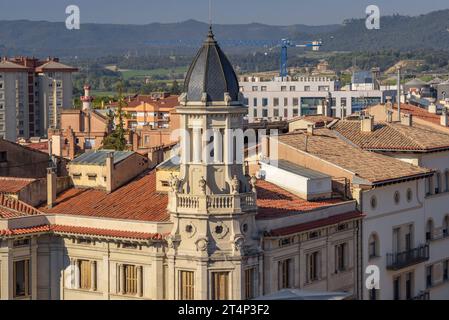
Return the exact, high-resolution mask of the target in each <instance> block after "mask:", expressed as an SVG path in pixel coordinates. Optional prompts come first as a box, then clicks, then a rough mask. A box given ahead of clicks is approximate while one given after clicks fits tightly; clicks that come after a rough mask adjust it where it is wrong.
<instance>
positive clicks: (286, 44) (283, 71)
mask: <svg viewBox="0 0 449 320" xmlns="http://www.w3.org/2000/svg"><path fill="white" fill-rule="evenodd" d="M322 45H323V42H322V41H321V40H317V41H310V42H307V43H304V44H294V43H293V42H292V41H291V40H289V39H282V40H281V43H280V45H279V47H281V68H280V72H279V76H280V77H282V78H284V77H287V76H288V68H287V61H288V54H287V50H288V48H312V50H313V51H319V50H320V48H321V46H322ZM276 47H278V46H276ZM271 49H273V48H271ZM271 49H270V50H271Z"/></svg>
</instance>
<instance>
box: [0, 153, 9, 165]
mask: <svg viewBox="0 0 449 320" xmlns="http://www.w3.org/2000/svg"><path fill="white" fill-rule="evenodd" d="M7 161H8V153H7V151H1V152H0V162H7Z"/></svg>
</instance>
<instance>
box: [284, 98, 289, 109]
mask: <svg viewBox="0 0 449 320" xmlns="http://www.w3.org/2000/svg"><path fill="white" fill-rule="evenodd" d="M287 105H288V98H284V107H286V106H287Z"/></svg>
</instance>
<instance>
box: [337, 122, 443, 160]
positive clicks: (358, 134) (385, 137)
mask: <svg viewBox="0 0 449 320" xmlns="http://www.w3.org/2000/svg"><path fill="white" fill-rule="evenodd" d="M360 127H361V126H360V120H340V121H338V122H337V123H335V124H334V125H333V126H332V129H333V130H336V131H337V132H338V133H340V134H341V135H342V136H343V137H345V138H346V139H348V140H350V141H351V142H353V143H355V144H356V145H358V146H359V147H361V148H362V149H366V150H397V151H419V152H426V151H434V150H441V149H449V135H448V134H445V133H442V132H438V131H435V130H433V129H431V128H429V127H426V126H423V125H418V124H413V125H412V126H407V125H403V124H400V123H399V122H392V123H387V122H378V123H375V125H374V129H373V131H372V132H362V131H361V129H360Z"/></svg>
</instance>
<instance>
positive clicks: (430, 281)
mask: <svg viewBox="0 0 449 320" xmlns="http://www.w3.org/2000/svg"><path fill="white" fill-rule="evenodd" d="M432 285H433V266H427V267H426V287H427V288H430V287H431V286H432Z"/></svg>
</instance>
